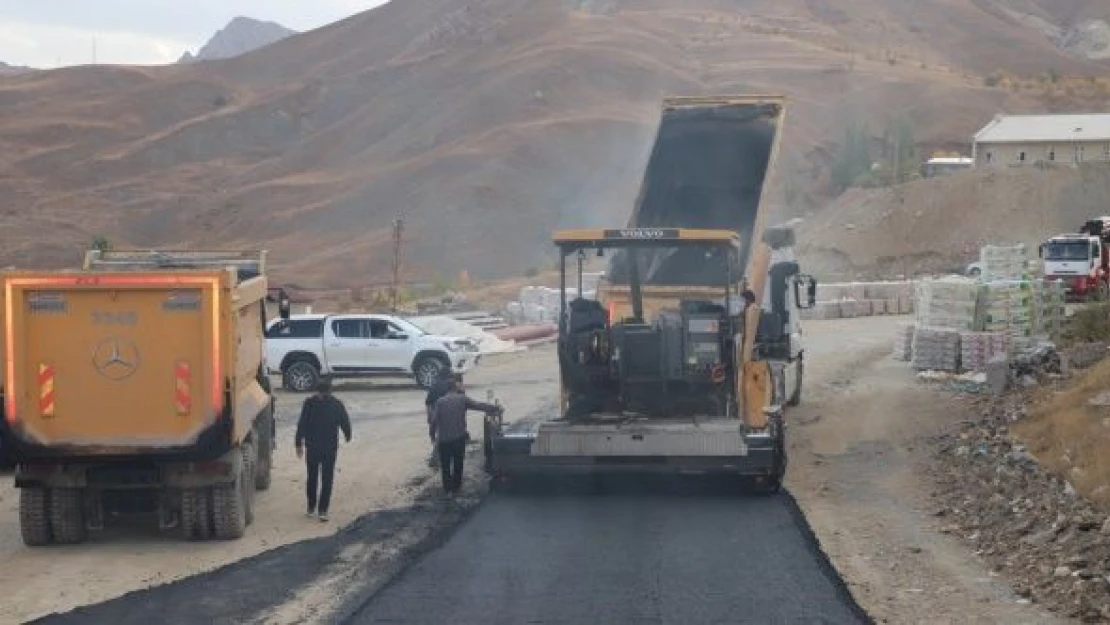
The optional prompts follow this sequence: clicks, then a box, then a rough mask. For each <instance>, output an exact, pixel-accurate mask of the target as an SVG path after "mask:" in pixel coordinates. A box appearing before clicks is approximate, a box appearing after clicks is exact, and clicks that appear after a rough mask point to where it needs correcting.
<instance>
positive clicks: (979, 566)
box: [787, 317, 1059, 624]
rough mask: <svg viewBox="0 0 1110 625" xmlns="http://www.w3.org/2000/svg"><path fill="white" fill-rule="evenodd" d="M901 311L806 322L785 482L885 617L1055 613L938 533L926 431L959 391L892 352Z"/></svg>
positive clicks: (841, 567)
mask: <svg viewBox="0 0 1110 625" xmlns="http://www.w3.org/2000/svg"><path fill="white" fill-rule="evenodd" d="M905 321H907V319H902V318H898V317H871V318H867V319H847V320H837V321H827V322H821V323H819V324H818V323H811V324H809V325H807V326H806V330H807V332H806V338H807V339H808V343H807V359H808V360H809V363H808V364H807V366H806V374H807V375H808V376H810V377H809V379H807V380H806V396H805V398H804V401H803V405H802V406H801V407H799V408H798V409H797V410H796V411H795V412H794V413H793V417H792V422H793V427H792V428H791V430H790V435H791V440H792V444H791V447H790V457H791V461H790V462H791V464H790V470H789V474H788V477H787V485H788V486H789V488H790V491H791V493H793V494H794V496H795V497H796V499H797V500H798V502H799V505H800V506H801V508H802V509H803V511H804V512H805V515H806V518H807V520H808V521H809V523H810V525H811V526H812V527H813V530H814V533H815V534H816V536H817V537H818V539H819V540H820V542H821V546H822V548H823V549H824V551H825V552H826V553H827V555H828V557H829V558H830V559H831V560H832V562H833V564H834V565H835V566H836V568H837V570H838V571H839V572H840V573H841V576H842V577H843V578H844V580H845V581H846V583H847V584H848V586H849V588H850V589H851V591H852V593H853V595H854V596H855V597H856V599H857V600H858V601H859V603H860V604H861V605H862V607H863V608H864V609H865V610H866V611H867V612H868V613H869V614H870V615H871V616H872V617H873V618H875V619H876V620H877V621H879V622H890V623H968V622H974V623H1007V624H1010V623H1044V624H1048V623H1055V622H1059V621H1058V620H1057V618H1056V617H1054V616H1052V615H1049V614H1047V613H1045V612H1043V611H1041V610H1040V609H1039V608H1038V607H1036V606H1032V605H1028V602H1027V601H1024V600H1022V599H1020V598H1019V597H1018V596H1017V595H1015V594H1014V593H1013V592H1012V590H1011V589H1010V588H1009V586H1008V585H1007V584H1006V583H1005V582H1004V580H1003V579H1002V578H1001V577H1000V576H998V575H997V574H996V573H994V572H992V571H991V570H990V569H989V568H988V566H987V564H986V563H985V562H984V561H982V560H980V559H979V558H977V557H975V556H974V555H973V554H971V553H969V552H968V551H967V549H966V547H965V546H964V545H963V544H961V543H959V542H958V541H957V540H956V539H955V538H954V537H951V536H949V535H947V534H945V533H944V532H943V529H944V526H945V525H947V522H946V521H944V520H943V519H939V518H937V517H936V516H935V515H934V514H933V512H934V508H933V505H932V504H931V502H930V500H929V493H930V491H931V487H932V481H931V479H930V477H929V475H928V473H927V470H928V466H929V464H930V456H929V453H928V450H929V449H930V445H931V442H930V440H929V439H930V437H931V436H933V435H935V434H937V433H939V432H942V431H946V430H950V429H952V428H954V426H955V425H956V424H957V423H958V422H960V421H961V420H963V419H965V418H967V416H968V410H969V408H968V406H966V405H964V403H963V402H961V398H960V397H959V396H956V395H952V394H949V393H942V392H939V391H938V390H937V389H935V388H931V387H929V386H927V385H924V384H921V383H919V382H917V380H916V379H915V376H914V375H913V373H912V372H911V370H910V368H909V366H908V363H904V362H898V361H895V360H893V359H892V358H891V352H892V337H893V336H894V332H895V328H896V326H897V325H898V324H899V323H903V322H905Z"/></svg>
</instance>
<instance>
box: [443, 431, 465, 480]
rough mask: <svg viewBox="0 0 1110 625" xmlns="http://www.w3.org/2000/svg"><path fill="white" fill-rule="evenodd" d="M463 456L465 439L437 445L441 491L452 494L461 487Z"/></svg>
mask: <svg viewBox="0 0 1110 625" xmlns="http://www.w3.org/2000/svg"><path fill="white" fill-rule="evenodd" d="M465 455H466V439H465V438H460V439H458V440H454V441H445V442H442V443H440V444H439V472H440V475H441V476H443V490H445V491H447V492H449V493H453V492H455V491H457V490H459V488H460V487H462V475H463V457H464V456H465Z"/></svg>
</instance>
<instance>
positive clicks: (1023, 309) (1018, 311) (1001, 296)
mask: <svg viewBox="0 0 1110 625" xmlns="http://www.w3.org/2000/svg"><path fill="white" fill-rule="evenodd" d="M1033 284H1034V283H1033V282H1032V281H1031V280H998V281H995V282H989V283H987V284H986V285H985V290H984V293H983V306H982V308H981V316H980V321H979V323H977V324H976V325H977V326H978V327H977V329H979V330H983V331H986V332H998V333H1001V334H1005V335H1007V336H1008V340H1009V346H1010V348H1011V349H1017V350H1020V349H1023V348H1025V347H1027V346H1028V345H1030V344H1031V341H1032V340H1033Z"/></svg>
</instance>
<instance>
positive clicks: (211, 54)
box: [178, 17, 297, 63]
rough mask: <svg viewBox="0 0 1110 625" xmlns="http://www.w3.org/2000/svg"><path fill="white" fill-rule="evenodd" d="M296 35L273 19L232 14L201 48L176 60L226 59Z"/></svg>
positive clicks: (179, 61) (295, 32)
mask: <svg viewBox="0 0 1110 625" xmlns="http://www.w3.org/2000/svg"><path fill="white" fill-rule="evenodd" d="M295 34H297V31H295V30H290V29H288V28H286V27H284V26H282V25H281V24H278V23H276V22H263V21H259V20H256V19H251V18H249V17H236V18H235V19H233V20H231V22H229V23H228V25H227V26H225V27H223V28H222V29H220V30H219V31H217V32H216V34H215V35H213V36H212V38H211V39H209V40H208V43H206V44H204V46H203V47H201V49H200V51H199V52H197V53H196V54H195V55H194V54H193V53H192V52H186V53H185V54H184V55H182V57H181V59H180V60H178V63H190V62H193V61H213V60H216V59H230V58H232V57H236V56H239V55H241V54H246V53H247V52H251V51H253V50H257V49H259V48H262V47H265V46H268V45H270V44H272V43H276V42H278V41H281V40H282V39H285V38H286V37H290V36H292V35H295Z"/></svg>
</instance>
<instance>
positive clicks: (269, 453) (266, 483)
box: [254, 408, 274, 490]
mask: <svg viewBox="0 0 1110 625" xmlns="http://www.w3.org/2000/svg"><path fill="white" fill-rule="evenodd" d="M257 428H258V429H257V432H258V439H257V440H258V461H257V463H256V464H255V469H254V487H255V488H256V489H258V490H268V489H269V488H270V477H271V473H272V469H273V463H274V413H273V409H272V408H266V409H265V410H263V411H262V414H260V415H259V416H258V425H257Z"/></svg>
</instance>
